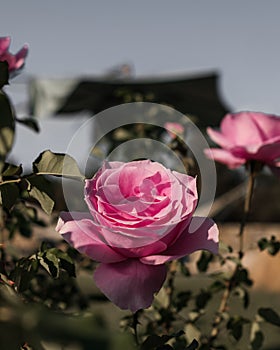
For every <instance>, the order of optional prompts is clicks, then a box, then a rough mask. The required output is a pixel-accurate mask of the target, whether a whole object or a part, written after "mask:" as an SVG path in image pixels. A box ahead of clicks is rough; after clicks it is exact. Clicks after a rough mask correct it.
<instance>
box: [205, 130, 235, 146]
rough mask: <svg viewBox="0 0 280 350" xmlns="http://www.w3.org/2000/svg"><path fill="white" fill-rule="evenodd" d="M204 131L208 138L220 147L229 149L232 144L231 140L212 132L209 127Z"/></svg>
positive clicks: (214, 131) (215, 131)
mask: <svg viewBox="0 0 280 350" xmlns="http://www.w3.org/2000/svg"><path fill="white" fill-rule="evenodd" d="M206 131H207V134H208V135H209V137H210V138H211V139H212V140H213V141H214V142H216V144H217V145H219V146H221V147H224V148H229V147H230V146H232V145H233V144H234V143H233V139H232V138H228V137H227V136H225V135H223V134H222V133H221V132H220V131H217V130H214V129H212V128H210V127H209V128H207V129H206Z"/></svg>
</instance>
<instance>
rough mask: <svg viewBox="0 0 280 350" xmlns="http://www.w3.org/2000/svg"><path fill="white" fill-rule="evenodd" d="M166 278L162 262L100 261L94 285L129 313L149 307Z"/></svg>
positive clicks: (133, 260) (132, 260) (134, 260)
mask: <svg viewBox="0 0 280 350" xmlns="http://www.w3.org/2000/svg"><path fill="white" fill-rule="evenodd" d="M165 278H166V267H165V266H164V265H158V266H150V265H146V264H142V263H141V262H140V261H139V260H136V259H130V260H126V261H123V262H119V263H115V264H100V265H99V266H98V267H97V269H96V270H95V273H94V280H95V283H96V285H97V287H98V288H99V289H100V290H101V291H102V292H103V293H104V294H105V295H106V296H107V298H108V299H110V300H111V301H112V302H113V303H114V304H116V305H117V306H118V307H120V308H121V309H125V310H126V309H129V310H131V311H132V312H136V311H137V310H140V309H144V308H147V307H149V306H150V305H151V304H152V302H153V298H154V293H156V292H158V291H159V290H160V288H161V287H162V285H163V283H164V281H165Z"/></svg>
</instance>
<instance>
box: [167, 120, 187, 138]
mask: <svg viewBox="0 0 280 350" xmlns="http://www.w3.org/2000/svg"><path fill="white" fill-rule="evenodd" d="M164 127H165V128H166V129H167V132H168V134H169V136H170V137H171V139H175V137H176V136H177V135H179V136H182V135H183V133H184V127H183V125H182V124H179V123H173V122H167V123H165V124H164Z"/></svg>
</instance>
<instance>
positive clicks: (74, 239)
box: [56, 212, 126, 263]
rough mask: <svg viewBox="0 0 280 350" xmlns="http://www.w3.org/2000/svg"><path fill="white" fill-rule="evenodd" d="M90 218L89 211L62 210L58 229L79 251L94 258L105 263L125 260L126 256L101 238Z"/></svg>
mask: <svg viewBox="0 0 280 350" xmlns="http://www.w3.org/2000/svg"><path fill="white" fill-rule="evenodd" d="M90 218H91V216H90V214H89V213H77V212H74V213H67V212H62V213H61V214H60V218H59V220H58V223H57V226H56V231H58V232H59V233H60V234H61V235H62V236H63V238H64V239H65V240H66V241H67V242H68V243H69V244H71V245H72V246H73V247H74V248H76V249H77V250H78V251H79V252H81V253H83V254H86V255H87V256H88V257H90V258H91V259H93V260H96V261H99V262H104V263H113V262H116V261H123V260H125V259H126V257H124V256H123V255H121V254H120V253H117V252H116V251H114V250H113V249H112V248H110V247H109V246H108V245H106V243H104V242H103V241H102V240H101V239H100V238H99V236H98V232H97V230H96V226H94V224H93V222H92V221H91V220H90Z"/></svg>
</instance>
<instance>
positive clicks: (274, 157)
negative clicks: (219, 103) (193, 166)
mask: <svg viewBox="0 0 280 350" xmlns="http://www.w3.org/2000/svg"><path fill="white" fill-rule="evenodd" d="M207 133H208V135H209V136H210V137H211V139H212V140H213V141H215V142H216V143H217V144H218V145H219V146H221V148H211V149H207V150H205V154H206V155H207V157H209V158H212V159H214V160H216V161H218V162H221V163H224V164H226V165H227V166H228V167H229V168H231V169H233V168H237V167H239V166H241V165H242V164H245V163H246V162H248V161H250V160H256V161H259V162H261V163H263V164H267V165H269V166H270V167H271V169H272V170H273V171H275V172H277V171H279V170H280V168H279V167H280V161H279V159H280V118H279V117H277V116H274V115H269V114H264V113H260V112H240V113H236V114H227V115H226V116H225V118H224V119H223V120H222V122H221V131H215V130H213V129H212V128H208V129H207Z"/></svg>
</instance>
